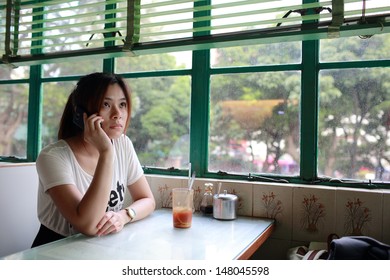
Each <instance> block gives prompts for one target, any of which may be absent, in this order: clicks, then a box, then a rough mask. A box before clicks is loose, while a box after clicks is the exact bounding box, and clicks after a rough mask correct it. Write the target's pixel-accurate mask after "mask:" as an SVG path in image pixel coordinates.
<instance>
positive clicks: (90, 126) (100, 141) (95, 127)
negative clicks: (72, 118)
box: [83, 113, 112, 154]
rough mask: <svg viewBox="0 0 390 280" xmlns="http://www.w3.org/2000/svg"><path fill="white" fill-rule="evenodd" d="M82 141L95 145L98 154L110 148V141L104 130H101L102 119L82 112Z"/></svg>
mask: <svg viewBox="0 0 390 280" xmlns="http://www.w3.org/2000/svg"><path fill="white" fill-rule="evenodd" d="M83 118H84V141H86V142H87V143H89V144H91V145H93V146H95V147H96V149H97V150H98V151H99V153H100V154H102V153H104V152H107V151H111V150H112V142H111V140H110V138H109V137H108V135H107V134H106V132H105V131H104V130H103V128H102V125H101V123H102V122H103V121H104V119H103V118H102V117H101V116H99V115H97V114H92V115H91V116H89V117H87V114H85V113H84V115H83Z"/></svg>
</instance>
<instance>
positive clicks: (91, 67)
mask: <svg viewBox="0 0 390 280" xmlns="http://www.w3.org/2000/svg"><path fill="white" fill-rule="evenodd" d="M42 67H43V77H50V78H53V77H64V76H77V75H87V74H89V73H92V72H101V71H102V69H103V60H102V59H97V58H85V57H84V58H80V57H79V58H69V59H68V60H67V61H64V62H61V63H51V64H43V65H42Z"/></svg>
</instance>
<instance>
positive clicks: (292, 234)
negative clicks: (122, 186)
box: [148, 176, 390, 259]
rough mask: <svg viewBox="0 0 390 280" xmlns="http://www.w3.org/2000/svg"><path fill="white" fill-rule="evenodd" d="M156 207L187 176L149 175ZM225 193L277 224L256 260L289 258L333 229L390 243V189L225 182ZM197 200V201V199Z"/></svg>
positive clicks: (245, 210)
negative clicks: (297, 248)
mask: <svg viewBox="0 0 390 280" xmlns="http://www.w3.org/2000/svg"><path fill="white" fill-rule="evenodd" d="M148 177H149V182H150V184H151V187H152V190H153V193H154V194H155V196H156V201H157V207H170V205H169V203H168V202H164V201H166V200H167V199H168V198H169V197H170V191H171V189H172V188H174V187H185V186H186V185H187V178H172V177H165V176H148ZM206 182H211V183H213V184H214V193H215V192H216V191H217V187H218V182H219V181H217V180H203V179H198V180H196V181H195V184H194V190H195V192H196V193H197V195H196V196H195V200H196V201H198V202H199V203H200V200H201V196H202V195H203V193H204V184H205V183H206ZM221 189H222V191H223V190H227V192H228V193H234V194H236V195H237V196H238V197H239V211H238V214H239V215H244V216H255V217H267V218H275V220H276V228H275V231H274V233H273V235H272V237H271V239H269V240H267V241H266V243H265V244H264V245H263V246H262V247H261V248H260V250H259V251H258V252H256V253H255V255H254V258H261V259H264V258H265V259H284V258H285V257H286V252H287V250H288V248H290V247H294V246H298V245H302V244H306V245H308V244H309V243H310V242H311V241H318V242H326V240H327V236H328V235H329V234H331V233H336V234H337V235H339V236H340V237H341V236H347V235H366V236H370V237H372V238H375V239H377V240H379V241H382V242H384V243H387V244H390V190H366V189H354V188H333V187H324V186H310V185H291V184H288V185H287V184H276V183H274V184H273V183H253V182H252V183H251V182H241V181H223V183H222V188H221ZM195 203H196V202H195Z"/></svg>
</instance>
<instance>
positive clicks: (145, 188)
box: [97, 175, 156, 235]
mask: <svg viewBox="0 0 390 280" xmlns="http://www.w3.org/2000/svg"><path fill="white" fill-rule="evenodd" d="M128 189H129V192H130V194H131V197H132V199H133V203H132V204H131V205H130V206H129V207H131V208H132V209H134V211H135V213H136V216H135V218H134V219H132V220H131V219H130V217H129V216H128V215H127V213H126V210H125V209H122V210H121V211H119V212H117V213H114V212H107V213H106V214H105V215H104V217H103V218H102V219H101V221H100V222H99V223H98V226H97V227H98V228H99V231H98V235H106V234H109V233H113V232H118V231H120V230H121V229H122V228H123V226H124V225H125V224H127V223H129V222H130V221H131V222H135V221H138V220H141V219H143V218H145V217H147V216H148V215H150V214H151V213H152V212H153V211H154V209H155V207H156V202H155V200H154V196H153V193H152V191H151V189H150V186H149V183H148V181H147V180H146V177H145V175H142V177H141V178H140V179H138V180H137V181H136V182H135V183H133V184H132V185H129V186H128Z"/></svg>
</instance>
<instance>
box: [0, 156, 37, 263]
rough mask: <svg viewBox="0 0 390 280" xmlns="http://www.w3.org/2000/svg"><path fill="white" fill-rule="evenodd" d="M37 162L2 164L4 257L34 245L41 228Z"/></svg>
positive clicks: (0, 244) (0, 238) (0, 239)
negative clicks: (38, 211) (38, 209)
mask: <svg viewBox="0 0 390 280" xmlns="http://www.w3.org/2000/svg"><path fill="white" fill-rule="evenodd" d="M37 191H38V175H37V173H36V169H35V164H1V165H0V224H1V227H0V257H2V256H6V255H9V254H12V253H15V252H18V251H22V250H25V249H28V248H30V247H31V244H32V242H33V240H34V238H35V235H36V234H37V232H38V228H39V221H38V218H37V193H38V192H37Z"/></svg>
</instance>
